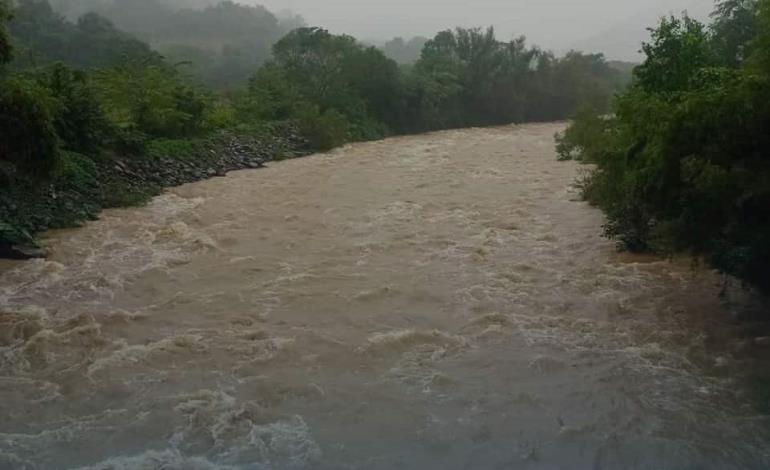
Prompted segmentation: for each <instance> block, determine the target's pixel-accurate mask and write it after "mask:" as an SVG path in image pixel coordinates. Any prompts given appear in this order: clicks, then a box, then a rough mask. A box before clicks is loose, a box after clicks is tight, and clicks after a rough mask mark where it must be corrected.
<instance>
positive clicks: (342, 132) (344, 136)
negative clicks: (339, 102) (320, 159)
mask: <svg viewBox="0 0 770 470" xmlns="http://www.w3.org/2000/svg"><path fill="white" fill-rule="evenodd" d="M294 115H295V116H296V121H297V126H298V128H299V132H300V134H302V136H303V137H305V138H306V139H307V140H308V141H309V143H310V146H311V147H312V148H314V149H316V150H321V151H326V150H331V149H333V148H334V147H338V146H340V145H342V144H344V143H345V142H347V141H348V140H349V138H350V135H349V133H348V121H347V120H346V119H345V116H343V115H342V114H341V113H339V112H338V111H336V110H333V109H332V110H327V111H325V112H323V113H321V112H320V110H319V108H318V106H316V105H310V104H303V105H299V106H298V107H297V109H295V111H294Z"/></svg>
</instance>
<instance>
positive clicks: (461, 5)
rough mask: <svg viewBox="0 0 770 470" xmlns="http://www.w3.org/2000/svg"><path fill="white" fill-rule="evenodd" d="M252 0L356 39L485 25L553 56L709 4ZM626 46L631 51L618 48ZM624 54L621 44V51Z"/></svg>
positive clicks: (700, 11)
mask: <svg viewBox="0 0 770 470" xmlns="http://www.w3.org/2000/svg"><path fill="white" fill-rule="evenodd" d="M251 1H253V2H254V3H261V4H263V5H265V6H267V7H268V8H270V9H271V10H274V11H277V10H281V9H284V8H289V9H291V10H294V11H295V12H297V13H300V14H302V15H303V16H304V17H305V18H306V19H307V21H308V23H309V24H311V25H318V26H323V27H326V28H327V29H329V30H331V31H333V32H344V33H348V34H352V35H353V36H356V37H358V38H360V39H383V38H390V37H393V36H397V35H401V36H413V35H432V34H433V33H435V32H436V31H438V30H441V29H446V28H447V27H452V26H458V25H459V26H481V25H490V24H491V25H494V26H495V28H496V29H497V31H498V36H499V37H501V38H503V39H507V38H509V37H511V36H513V35H520V34H524V35H526V36H527V37H528V38H530V41H531V42H533V43H536V44H538V45H540V46H542V47H545V48H548V49H554V50H557V51H562V50H565V49H569V48H571V47H574V46H576V45H578V46H580V45H586V44H592V41H591V39H592V38H594V39H596V38H599V37H601V36H602V35H605V33H608V32H612V31H615V33H613V34H610V37H608V38H607V41H609V42H612V41H613V39H614V36H617V35H620V36H621V38H619V39H623V37H622V36H625V41H626V42H627V43H630V44H635V43H636V40H637V36H639V35H641V34H642V32H643V31H644V28H645V27H646V26H648V25H649V24H650V22H654V21H655V19H656V18H657V17H659V16H660V15H663V14H666V13H669V12H675V13H679V12H681V11H682V10H684V9H687V10H688V11H690V12H691V14H693V15H694V16H700V17H702V16H703V15H705V14H707V13H708V12H709V11H711V7H712V5H713V0H473V1H462V0H251ZM624 31H625V32H624ZM632 37H633V39H630V38H632ZM608 46H610V47H612V46H613V45H611V44H608ZM615 46H616V48H617V47H619V46H617V45H615ZM628 47H631V48H635V47H636V46H625V49H628ZM625 49H623V48H622V47H621V48H620V51H623V50H625ZM620 53H621V52H618V53H617V54H620Z"/></svg>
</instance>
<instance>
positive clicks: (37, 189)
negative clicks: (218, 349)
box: [0, 0, 624, 242]
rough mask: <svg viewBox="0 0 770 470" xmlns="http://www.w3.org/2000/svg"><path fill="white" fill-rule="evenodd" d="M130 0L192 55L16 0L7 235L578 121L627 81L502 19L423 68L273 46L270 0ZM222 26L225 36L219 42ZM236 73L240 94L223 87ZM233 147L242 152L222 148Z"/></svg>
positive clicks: (8, 94) (319, 43)
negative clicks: (406, 142)
mask: <svg viewBox="0 0 770 470" xmlns="http://www.w3.org/2000/svg"><path fill="white" fill-rule="evenodd" d="M100 5H101V8H105V7H104V5H103V4H101V3H100ZM128 5H129V3H128V2H125V1H116V2H115V3H114V4H110V6H109V8H125V9H126V11H125V12H124V13H121V14H120V15H118V16H119V17H120V18H121V19H122V21H123V22H124V25H126V26H130V22H129V20H128V13H129V12H132V13H135V14H137V15H139V17H143V16H142V15H146V11H145V10H144V9H143V8H150V9H152V8H156V9H157V8H161V9H165V10H163V11H166V13H167V14H168V15H171V17H172V18H176V19H169V18H170V17H169V16H164V17H163V18H165V19H164V20H163V22H164V23H163V25H164V27H163V28H160V26H158V27H157V28H156V27H153V26H151V24H149V23H148V24H145V23H143V22H139V23H137V24H135V25H134V26H133V29H140V26H141V27H142V28H145V29H144V30H143V31H142V32H141V34H142V35H143V36H147V37H150V36H152V37H153V41H154V42H157V43H160V42H163V43H164V44H166V45H169V47H170V45H171V44H176V46H179V47H177V49H176V50H177V52H178V51H179V50H180V49H179V48H180V47H181V46H182V45H183V44H182V43H184V42H185V41H186V40H187V39H189V41H188V42H187V43H186V45H185V47H187V48H188V49H186V50H187V51H188V52H190V54H189V56H186V57H185V59H186V61H185V62H182V63H179V62H178V59H179V58H180V57H179V56H177V55H173V54H172V55H165V54H163V53H162V52H158V51H156V50H155V49H153V48H151V47H150V46H149V45H148V44H147V43H145V42H143V41H142V40H141V39H138V38H137V37H136V36H134V35H132V34H129V33H126V32H123V31H122V30H121V29H120V28H119V27H118V26H116V25H115V24H114V23H113V22H112V21H111V20H110V19H108V18H107V17H105V16H103V15H101V14H99V13H94V12H90V13H86V14H84V15H83V16H81V17H80V18H78V19H77V20H74V21H73V20H70V19H67V18H66V17H64V16H63V15H61V14H60V13H57V12H56V11H55V10H54V9H53V8H52V7H51V5H50V4H49V3H48V2H47V1H46V0H20V1H19V2H18V3H17V4H15V5H14V7H13V8H11V5H10V4H9V3H8V2H5V3H3V7H2V8H3V14H2V17H1V18H2V22H3V29H2V52H3V54H2V59H3V66H2V72H0V73H1V74H2V75H1V78H0V80H2V88H1V89H0V178H2V181H3V187H2V190H1V191H0V193H1V194H0V217H1V218H2V221H3V225H2V227H0V228H2V230H3V234H4V235H2V237H3V238H4V239H6V240H10V241H13V242H18V241H19V240H29V239H31V234H34V233H35V232H39V231H41V230H45V229H46V228H50V227H61V226H68V225H71V224H73V223H77V222H79V221H82V220H85V219H88V218H92V217H95V216H96V214H97V212H98V210H99V208H101V207H103V206H114V205H123V204H129V203H136V202H140V201H142V200H144V199H146V198H147V197H148V196H150V195H152V194H156V193H157V192H158V190H159V188H160V187H161V186H164V185H167V184H178V183H179V182H184V181H190V180H193V179H197V178H201V177H205V176H209V175H212V174H215V173H220V172H222V171H227V170H228V169H233V168H237V167H242V166H254V165H255V164H256V163H255V162H256V161H257V160H259V161H262V160H265V159H272V158H283V157H287V156H294V155H298V154H304V153H307V152H309V151H312V150H328V149H331V148H333V147H335V146H338V145H341V144H343V143H345V142H349V141H355V140H367V139H377V138H381V137H385V136H387V135H392V134H398V133H413V132H421V131H426V130H434V129H445V128H453V127H464V126H485V125H494V124H503V123H510V122H524V121H539V120H556V119H565V118H567V117H568V116H570V115H571V114H572V113H574V111H575V110H576V109H578V107H579V106H581V105H583V104H590V105H591V106H592V107H594V108H596V109H607V106H608V105H609V103H610V101H611V98H612V95H613V94H614V93H615V92H617V91H618V90H620V89H621V88H622V87H623V85H624V78H623V74H622V73H620V72H618V71H617V70H615V69H614V68H612V67H610V66H609V65H608V63H607V62H606V61H605V60H604V58H603V57H602V56H600V55H591V54H582V53H579V52H572V53H569V54H567V55H566V56H564V57H556V56H555V55H554V54H552V53H550V52H547V51H543V50H541V49H539V48H537V47H533V46H529V45H528V44H527V43H526V41H525V39H524V38H523V37H522V38H518V39H516V40H513V41H509V42H502V41H499V40H498V39H497V38H496V37H495V34H494V31H493V30H492V29H488V30H481V29H456V30H446V31H443V32H441V33H439V34H438V35H436V37H434V38H433V39H431V40H429V41H427V42H426V43H425V45H424V47H423V49H422V51H421V54H420V57H419V59H418V60H417V61H416V62H415V63H414V65H413V66H410V67H408V68H401V67H400V66H399V65H398V64H397V63H396V62H395V61H393V60H392V59H389V58H388V57H386V55H385V54H384V53H383V52H382V51H381V50H380V49H377V48H374V47H368V46H364V45H362V44H361V43H359V42H358V41H357V40H356V39H354V38H352V37H350V36H344V35H334V34H331V33H329V32H327V31H326V30H324V29H322V28H306V27H303V28H298V29H294V30H292V31H291V32H289V33H288V34H286V35H285V36H284V37H283V38H281V39H279V40H277V42H276V43H275V44H274V46H273V47H272V49H271V51H270V52H269V53H268V51H267V50H265V49H264V45H265V44H267V43H268V42H270V41H271V40H272V39H271V38H272V37H274V36H275V35H276V34H278V33H279V32H280V31H281V27H282V26H281V25H282V24H283V23H281V22H280V21H278V20H277V19H276V17H275V16H273V15H272V14H271V13H270V12H268V11H267V10H264V9H261V8H258V7H242V6H239V5H236V4H233V3H231V2H222V3H219V4H216V5H213V6H209V7H207V8H206V9H204V10H189V9H187V10H184V9H182V10H180V9H175V8H172V7H169V6H166V5H165V4H161V3H159V2H156V1H152V0H147V1H145V2H140V3H136V2H131V3H130V5H131V7H130V8H129V6H128ZM60 6H61V5H60ZM97 6H99V5H97ZM108 11H113V10H108ZM156 13H157V14H158V15H161V13H160V10H158V11H156ZM175 15H178V16H175ZM159 18H160V16H159ZM212 18H218V19H217V20H216V21H213V22H212V21H211V19H212ZM285 18H288V19H287V20H286V21H289V20H291V18H290V15H289V17H285ZM182 19H183V20H182ZM295 20H296V18H295ZM239 22H240V23H239ZM260 22H261V23H260ZM184 24H186V25H188V26H189V27H188V28H183V27H181V26H179V28H178V29H177V30H174V29H173V27H174V25H184ZM223 24H225V25H228V26H227V27H226V32H227V34H224V33H222V34H223V36H221V37H220V38H219V39H215V36H216V35H217V34H220V32H221V31H222V30H221V29H218V27H221V25H223ZM215 25H219V26H218V27H215ZM239 25H240V26H239ZM190 31H196V32H199V33H200V35H199V36H196V35H194V34H190ZM185 34H187V35H188V36H187V39H184V38H185ZM239 35H240V36H239ZM236 36H238V37H243V38H249V40H250V41H257V42H258V43H259V44H256V43H243V44H242V45H241V46H242V47H243V48H244V50H245V51H247V52H248V54H252V55H251V56H250V57H251V58H250V59H248V60H245V61H244V60H240V59H239V60H238V61H237V64H238V65H237V66H233V67H229V66H228V67H225V68H224V69H217V68H216V67H213V68H212V64H211V63H209V62H206V60H207V59H206V58H205V57H203V58H201V57H199V56H198V53H197V52H195V53H194V52H191V51H192V50H193V49H194V48H197V47H203V45H202V44H203V43H196V42H195V41H197V40H201V41H204V42H206V43H207V44H211V43H212V42H217V41H219V42H220V43H221V45H222V47H223V48H224V49H223V50H229V49H227V48H228V47H229V46H228V44H230V43H229V42H228V41H230V40H231V39H232V38H233V37H236ZM176 46H175V47H176ZM239 47H240V46H239ZM191 48H193V49H191ZM222 57H225V56H222ZM261 62H264V63H263V65H261V66H258V65H257V64H258V63H261ZM223 70H226V71H223ZM207 71H208V72H212V73H214V75H211V76H206V73H208V72H207ZM220 72H222V73H221V74H220ZM201 76H203V77H204V80H200V78H201ZM241 77H243V79H241ZM245 77H249V78H248V79H246V78H245ZM205 82H216V86H212V87H205V86H204V85H203V83H205ZM225 83H226V84H227V87H228V88H230V89H231V91H229V92H226V93H223V92H220V91H218V88H219V85H224V84H225ZM233 149H236V150H237V151H235V153H236V154H238V155H239V156H238V158H235V159H233V158H230V157H227V158H225V157H221V158H220V157H219V156H222V155H231V154H232V153H233ZM244 149H245V150H244ZM212 155H215V156H217V157H212ZM223 159H224V160H223ZM115 162H117V164H116V163H115ZM180 162H182V163H180ZM116 168H119V169H120V170H121V171H118V172H117V173H116V171H117V170H116ZM169 168H173V171H172V170H169ZM164 174H165V175H166V176H157V175H164ZM126 175H128V176H126ZM147 175H150V176H147Z"/></svg>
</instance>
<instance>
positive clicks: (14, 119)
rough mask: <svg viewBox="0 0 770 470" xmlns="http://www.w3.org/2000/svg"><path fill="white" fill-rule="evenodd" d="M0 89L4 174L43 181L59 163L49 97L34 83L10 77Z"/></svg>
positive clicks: (0, 159) (0, 147)
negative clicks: (15, 174)
mask: <svg viewBox="0 0 770 470" xmlns="http://www.w3.org/2000/svg"><path fill="white" fill-rule="evenodd" d="M2 85H3V86H2V88H0V162H1V163H2V164H3V165H2V167H3V168H4V171H5V172H6V173H9V172H11V173H17V174H19V175H20V176H25V177H30V178H32V179H40V180H44V179H47V178H48V177H50V176H51V175H52V174H53V172H54V170H55V169H56V168H57V165H58V163H59V156H60V153H59V138H58V136H57V134H56V127H55V126H54V117H53V113H52V112H51V105H52V102H51V98H50V96H49V95H48V93H47V91H46V90H45V89H43V88H42V87H40V86H39V85H37V84H35V83H34V82H31V81H28V80H23V79H11V80H7V81H5V82H3V84H2Z"/></svg>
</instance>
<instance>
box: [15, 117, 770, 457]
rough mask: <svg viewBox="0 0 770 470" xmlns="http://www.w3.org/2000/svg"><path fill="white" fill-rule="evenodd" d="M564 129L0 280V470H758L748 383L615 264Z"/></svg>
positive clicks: (86, 237)
mask: <svg viewBox="0 0 770 470" xmlns="http://www.w3.org/2000/svg"><path fill="white" fill-rule="evenodd" d="M561 128H562V125H561V124H537V125H526V126H509V127H501V128H493V129H467V130H456V131H448V132H439V133H433V134H427V135H420V136H409V137H400V138H393V139H387V140H383V141H379V142H371V143H361V144H354V145H349V146H346V147H344V148H342V149H339V150H336V151H334V152H331V153H328V154H323V155H314V156H311V157H307V158H303V159H298V160H292V161H284V162H279V163H273V164H272V165H271V166H270V168H267V169H264V170H254V171H241V172H235V173H231V174H230V175H228V176H227V177H226V178H217V179H211V180H208V181H203V182H199V183H195V184H190V185H186V186H182V187H179V188H175V189H172V190H169V191H168V192H166V193H165V194H164V195H162V196H160V197H158V198H156V199H154V200H153V201H152V202H151V203H150V204H149V205H147V206H146V207H140V208H131V209H120V210H110V211H106V212H105V213H104V214H103V216H102V218H101V220H100V221H97V222H93V223H89V224H88V225H87V226H86V227H84V228H80V229H74V230H66V231H57V232H53V233H50V234H48V235H47V236H46V238H45V243H46V245H47V246H48V247H49V248H50V250H51V252H52V253H53V254H52V256H51V257H50V258H49V259H47V260H35V261H28V262H4V263H3V264H2V265H0V468H13V469H71V468H88V469H158V470H160V469H165V470H169V469H180V470H181V469H209V468H234V469H316V468H318V469H359V468H363V469H367V470H375V469H415V470H416V469H751V468H755V469H762V468H769V467H770V417H769V416H768V407H767V406H764V405H765V404H766V403H763V402H762V400H763V398H762V397H763V396H764V397H765V399H766V398H767V395H766V394H765V395H763V393H762V390H761V387H759V388H758V387H757V386H756V384H755V382H756V381H755V380H753V378H752V377H753V375H752V374H753V372H752V371H755V370H756V369H757V367H758V365H757V361H758V359H757V358H756V357H755V353H754V352H753V349H752V348H751V347H748V346H747V341H746V340H745V339H744V338H745V337H746V334H745V325H742V324H741V323H739V322H737V321H733V320H732V318H733V315H734V314H735V311H736V310H739V309H741V308H743V307H742V306H741V301H740V300H734V301H732V302H727V301H725V300H720V298H719V297H718V293H719V290H720V287H721V286H720V283H721V279H720V278H719V277H718V276H717V275H716V274H714V273H712V272H709V271H708V270H706V269H703V268H697V267H695V266H693V265H691V264H690V263H689V262H687V261H677V262H670V261H666V260H660V259H655V258H649V257H633V256H620V255H618V254H617V253H616V251H615V249H614V246H613V243H612V242H610V241H607V240H605V239H603V238H602V237H601V225H602V223H603V217H602V214H601V213H600V212H599V211H598V210H596V209H594V208H591V207H589V206H588V205H587V204H585V203H584V202H580V200H579V194H578V190H577V189H576V188H575V187H574V186H573V185H572V184H573V182H574V181H575V179H576V177H578V175H579V173H580V172H581V167H580V166H579V165H578V164H576V163H573V162H557V161H556V158H555V153H554V144H553V134H554V133H555V132H556V131H558V130H560V129H561Z"/></svg>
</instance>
